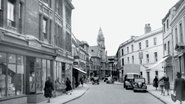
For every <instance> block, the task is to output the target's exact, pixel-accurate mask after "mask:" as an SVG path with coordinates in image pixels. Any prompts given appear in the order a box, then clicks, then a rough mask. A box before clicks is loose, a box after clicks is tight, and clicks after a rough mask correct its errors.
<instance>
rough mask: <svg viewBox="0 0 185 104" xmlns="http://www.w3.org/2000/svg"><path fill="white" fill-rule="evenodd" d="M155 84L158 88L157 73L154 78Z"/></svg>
mask: <svg viewBox="0 0 185 104" xmlns="http://www.w3.org/2000/svg"><path fill="white" fill-rule="evenodd" d="M153 86H154V87H155V88H156V90H157V87H158V78H157V75H156V76H155V78H154V80H153Z"/></svg>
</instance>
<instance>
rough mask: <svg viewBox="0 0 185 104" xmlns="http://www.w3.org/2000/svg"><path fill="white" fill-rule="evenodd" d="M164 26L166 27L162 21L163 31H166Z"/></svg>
mask: <svg viewBox="0 0 185 104" xmlns="http://www.w3.org/2000/svg"><path fill="white" fill-rule="evenodd" d="M165 28H166V27H165V23H164V24H163V32H165V31H166V30H165Z"/></svg>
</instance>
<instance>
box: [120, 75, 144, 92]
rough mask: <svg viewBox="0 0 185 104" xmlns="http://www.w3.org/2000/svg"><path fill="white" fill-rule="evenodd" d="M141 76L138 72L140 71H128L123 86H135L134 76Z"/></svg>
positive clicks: (126, 87)
mask: <svg viewBox="0 0 185 104" xmlns="http://www.w3.org/2000/svg"><path fill="white" fill-rule="evenodd" d="M139 77H140V74H138V73H127V74H126V75H125V76H124V84H123V87H124V88H125V89H128V88H133V80H134V78H139Z"/></svg>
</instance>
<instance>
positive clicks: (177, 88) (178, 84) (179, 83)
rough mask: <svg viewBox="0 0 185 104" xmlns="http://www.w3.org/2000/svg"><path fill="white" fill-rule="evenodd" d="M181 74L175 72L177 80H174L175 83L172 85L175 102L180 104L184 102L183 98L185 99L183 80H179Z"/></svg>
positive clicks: (184, 82) (184, 81)
mask: <svg viewBox="0 0 185 104" xmlns="http://www.w3.org/2000/svg"><path fill="white" fill-rule="evenodd" d="M181 76H182V75H181V73H180V72H177V78H176V79H175V83H174V90H173V91H174V93H175V94H176V100H178V101H179V102H180V104H182V101H184V100H185V99H184V97H185V93H184V92H185V91H184V89H185V86H184V85H185V80H184V79H183V78H181Z"/></svg>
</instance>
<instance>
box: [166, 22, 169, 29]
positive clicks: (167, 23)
mask: <svg viewBox="0 0 185 104" xmlns="http://www.w3.org/2000/svg"><path fill="white" fill-rule="evenodd" d="M166 28H167V30H168V28H169V22H168V19H167V21H166Z"/></svg>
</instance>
